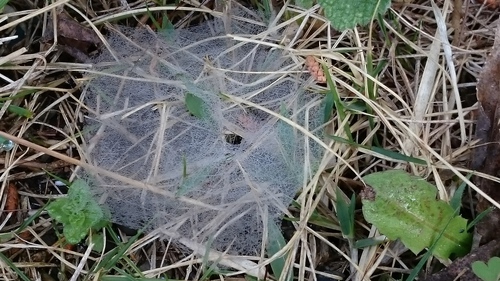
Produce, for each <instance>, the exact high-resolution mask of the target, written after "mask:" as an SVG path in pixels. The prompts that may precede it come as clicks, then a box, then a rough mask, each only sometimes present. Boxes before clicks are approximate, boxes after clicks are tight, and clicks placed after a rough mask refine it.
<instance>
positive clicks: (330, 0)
mask: <svg viewBox="0 0 500 281" xmlns="http://www.w3.org/2000/svg"><path fill="white" fill-rule="evenodd" d="M318 3H319V4H320V5H321V7H323V9H325V16H326V17H327V18H328V19H329V20H330V22H331V23H332V26H333V28H335V29H337V30H345V29H350V28H354V27H355V26H356V25H357V24H360V25H366V24H368V23H369V22H370V20H371V19H372V17H373V16H374V15H375V14H376V13H378V14H384V13H385V12H386V11H387V9H389V7H390V5H391V0H349V1H346V0H318Z"/></svg>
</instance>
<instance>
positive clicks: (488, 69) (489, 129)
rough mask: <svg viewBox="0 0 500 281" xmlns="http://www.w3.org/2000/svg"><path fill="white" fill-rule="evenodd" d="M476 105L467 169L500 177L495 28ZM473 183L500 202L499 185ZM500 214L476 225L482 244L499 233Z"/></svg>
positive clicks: (499, 66) (498, 38) (499, 35)
mask: <svg viewBox="0 0 500 281" xmlns="http://www.w3.org/2000/svg"><path fill="white" fill-rule="evenodd" d="M477 99H478V104H479V109H478V112H477V114H478V117H477V122H476V137H477V138H478V139H479V140H480V142H479V144H478V146H477V148H476V149H475V150H474V153H473V155H472V161H471V168H472V169H474V170H478V171H480V172H483V173H486V174H489V175H493V176H497V177H498V176H500V173H499V172H500V123H499V122H500V28H498V27H497V32H496V35H495V44H494V46H493V50H492V52H491V54H490V56H489V57H488V59H487V61H486V63H485V65H484V67H483V70H482V71H481V73H480V75H479V78H478V83H477ZM475 182H476V184H477V185H478V187H479V188H481V190H483V191H484V192H485V193H486V194H488V195H489V196H491V198H493V199H494V200H496V201H500V186H499V185H498V184H497V183H495V182H493V181H489V180H486V179H483V178H476V179H475ZM489 206H490V203H489V202H488V201H486V200H485V199H484V198H482V197H480V198H479V200H478V204H477V206H476V209H477V211H478V212H482V211H484V210H485V209H487V208H488V207H489ZM498 222H500V211H498V210H495V211H493V212H491V213H490V214H489V215H488V216H487V217H485V218H484V219H483V221H481V222H480V223H479V224H478V225H477V228H476V230H477V232H478V234H480V235H482V236H483V239H482V241H481V242H482V243H486V242H488V241H490V240H491V239H494V238H495V234H496V233H498V231H500V225H499V224H498Z"/></svg>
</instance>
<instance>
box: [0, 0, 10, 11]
mask: <svg viewBox="0 0 500 281" xmlns="http://www.w3.org/2000/svg"><path fill="white" fill-rule="evenodd" d="M7 3H9V0H0V12H3V8H5V6H6V5H7Z"/></svg>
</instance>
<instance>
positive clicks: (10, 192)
mask: <svg viewBox="0 0 500 281" xmlns="http://www.w3.org/2000/svg"><path fill="white" fill-rule="evenodd" d="M18 209H19V193H18V192H17V187H16V185H15V184H13V183H9V186H8V187H7V201H6V202H5V208H4V210H5V211H6V212H15V211H17V210H18Z"/></svg>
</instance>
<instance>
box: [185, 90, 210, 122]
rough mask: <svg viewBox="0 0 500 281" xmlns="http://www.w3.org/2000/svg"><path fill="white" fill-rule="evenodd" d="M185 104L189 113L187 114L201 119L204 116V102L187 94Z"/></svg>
mask: <svg viewBox="0 0 500 281" xmlns="http://www.w3.org/2000/svg"><path fill="white" fill-rule="evenodd" d="M185 103H186V107H187V110H188V111H189V113H191V114H193V115H194V116H196V117H198V118H200V119H202V118H203V117H204V115H205V110H204V107H205V102H204V101H203V100H202V99H201V98H199V97H197V96H195V95H193V94H191V93H187V94H186V99H185Z"/></svg>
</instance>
